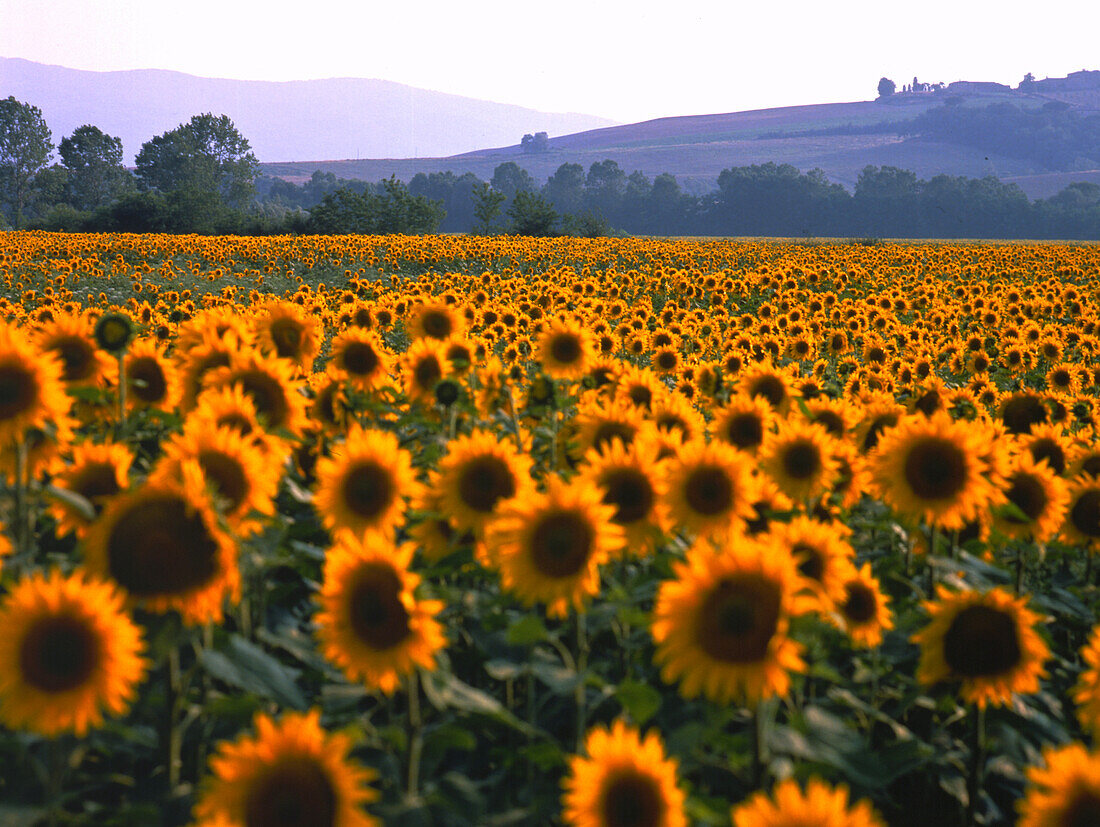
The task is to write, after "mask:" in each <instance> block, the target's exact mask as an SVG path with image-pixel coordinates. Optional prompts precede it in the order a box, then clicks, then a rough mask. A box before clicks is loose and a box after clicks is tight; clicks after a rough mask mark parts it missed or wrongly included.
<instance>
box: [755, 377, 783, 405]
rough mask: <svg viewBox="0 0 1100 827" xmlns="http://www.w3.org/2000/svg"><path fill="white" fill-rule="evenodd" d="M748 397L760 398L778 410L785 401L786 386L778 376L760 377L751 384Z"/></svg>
mask: <svg viewBox="0 0 1100 827" xmlns="http://www.w3.org/2000/svg"><path fill="white" fill-rule="evenodd" d="M749 395H750V396H753V397H756V396H762V397H764V399H766V400H767V401H768V404H769V405H771V406H772V407H773V408H778V407H779V406H780V405H782V404H783V403H784V402H785V401H786V399H787V386H786V385H784V384H783V380H781V379H780V378H779V377H778V376H770V375H768V376H761V377H759V378H758V379H756V381H754V382H753V383H752V386H751V387H750V388H749Z"/></svg>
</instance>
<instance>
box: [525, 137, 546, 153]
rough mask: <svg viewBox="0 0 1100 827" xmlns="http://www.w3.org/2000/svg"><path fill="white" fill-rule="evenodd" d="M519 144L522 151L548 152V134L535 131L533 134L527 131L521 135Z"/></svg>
mask: <svg viewBox="0 0 1100 827" xmlns="http://www.w3.org/2000/svg"><path fill="white" fill-rule="evenodd" d="M519 145H520V148H521V149H522V150H523V151H524V152H530V153H538V152H549V151H550V136H549V135H548V134H547V133H545V132H536V133H535V134H534V135H532V134H530V133H528V134H526V135H524V136H523V140H521V141H520V142H519Z"/></svg>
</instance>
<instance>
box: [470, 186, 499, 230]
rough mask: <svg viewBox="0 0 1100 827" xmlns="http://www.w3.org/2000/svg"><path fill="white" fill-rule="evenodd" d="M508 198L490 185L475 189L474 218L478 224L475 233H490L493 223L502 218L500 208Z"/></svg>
mask: <svg viewBox="0 0 1100 827" xmlns="http://www.w3.org/2000/svg"><path fill="white" fill-rule="evenodd" d="M506 199H507V196H506V195H505V194H504V193H503V192H500V191H498V190H495V189H493V188H492V187H491V186H490V185H489V184H486V183H484V182H483V183H480V184H478V185H477V186H476V187H475V188H474V216H475V217H476V218H477V224H475V225H474V231H475V232H480V233H488V232H489V229H490V227H491V226H492V225H493V222H495V221H496V220H497V218H499V217H500V208H501V205H502V204H504V202H505V200H506Z"/></svg>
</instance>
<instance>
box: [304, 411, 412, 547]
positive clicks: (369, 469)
mask: <svg viewBox="0 0 1100 827" xmlns="http://www.w3.org/2000/svg"><path fill="white" fill-rule="evenodd" d="M420 490H421V485H420V483H419V482H418V481H417V479H416V472H415V471H414V470H413V467H412V456H411V455H410V454H409V452H408V451H406V450H404V449H402V448H401V447H400V446H399V443H398V441H397V435H396V434H392V433H389V432H387V431H373V430H368V429H365V428H362V427H360V426H359V425H352V426H351V430H350V431H348V436H347V439H346V440H345V442H344V444H343V445H342V446H339V447H337V448H334V449H333V455H332V456H331V457H322V458H321V459H320V460H318V461H317V496H316V497H315V498H314V505H315V506H316V508H317V511H318V513H319V514H320V515H321V522H322V524H323V525H324V526H325V528H327V529H329V531H336V530H337V529H340V528H348V529H351V530H352V531H353V532H354V533H356V534H361V533H362V532H364V531H378V532H382V533H383V534H387V535H389V534H390V533H391V532H393V531H394V530H396V528H397V526H398V524H399V523H400V522H401V519H402V517H403V516H404V513H405V500H406V499H408V498H412V497H416V496H418V495H419V493H420Z"/></svg>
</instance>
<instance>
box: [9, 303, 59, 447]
mask: <svg viewBox="0 0 1100 827" xmlns="http://www.w3.org/2000/svg"><path fill="white" fill-rule="evenodd" d="M68 413H69V397H68V396H67V395H66V394H65V387H64V385H63V384H62V381H61V363H60V361H59V360H58V359H57V357H56V356H54V355H53V354H45V353H42V354H40V353H37V352H36V351H35V349H34V348H33V347H32V346H31V344H30V343H29V342H28V341H27V336H26V334H25V333H24V332H23V331H21V330H20V329H19V328H16V327H12V326H11V325H9V324H3V323H0V445H5V446H6V445H12V444H14V443H15V442H16V441H18V440H21V439H22V438H23V437H24V435H25V434H26V432H27V431H28V430H29V429H31V428H38V429H40V430H44V429H46V428H47V427H49V424H50V423H52V422H56V421H57V420H63V419H66V418H67V416H68Z"/></svg>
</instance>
